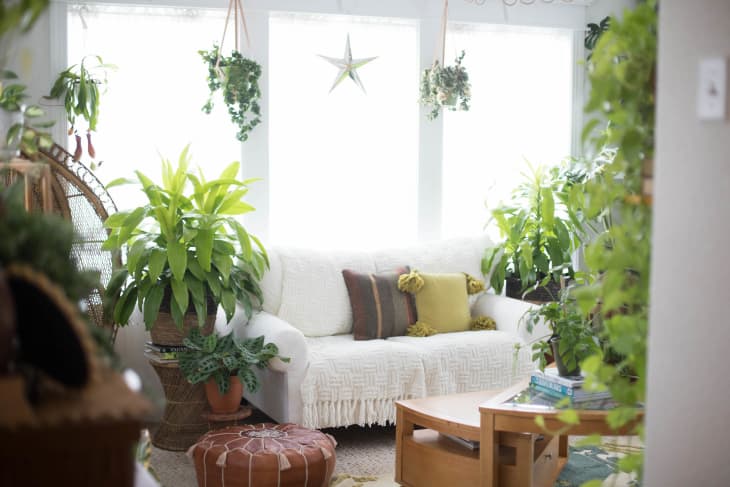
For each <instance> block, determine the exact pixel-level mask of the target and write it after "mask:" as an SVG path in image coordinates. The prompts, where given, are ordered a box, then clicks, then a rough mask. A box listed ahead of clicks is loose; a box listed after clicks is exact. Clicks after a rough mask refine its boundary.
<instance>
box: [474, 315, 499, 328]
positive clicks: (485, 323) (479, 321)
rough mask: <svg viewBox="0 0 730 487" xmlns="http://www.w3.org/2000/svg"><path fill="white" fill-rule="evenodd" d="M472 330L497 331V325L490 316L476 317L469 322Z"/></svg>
mask: <svg viewBox="0 0 730 487" xmlns="http://www.w3.org/2000/svg"><path fill="white" fill-rule="evenodd" d="M469 329H470V330H496V329H497V323H496V322H495V321H494V319H492V318H490V317H489V316H476V317H474V318H472V319H471V321H470V322H469Z"/></svg>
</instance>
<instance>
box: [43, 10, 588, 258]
mask: <svg viewBox="0 0 730 487" xmlns="http://www.w3.org/2000/svg"><path fill="white" fill-rule="evenodd" d="M72 3H73V2H69V3H66V2H54V3H51V6H50V28H49V38H50V39H49V41H50V42H49V44H50V50H49V67H50V69H49V72H50V73H58V72H61V71H62V70H64V69H66V65H65V60H66V58H67V42H68V35H67V25H66V15H67V9H68V8H71V5H72ZM79 3H80V2H79ZM94 3H97V4H113V5H120V4H125V3H129V4H130V6H132V5H135V3H133V2H127V1H124V0H121V1H120V0H116V1H113V0H96V1H95V2H94ZM303 3H304V2H301V1H299V0H249V1H248V2H247V5H246V7H245V8H246V21H247V26H248V30H249V35H250V38H251V39H254V42H252V43H251V44H250V46H248V47H247V48H246V49H245V52H246V55H247V56H250V57H252V58H254V59H256V60H257V61H258V62H259V63H260V64H261V65H262V66H264V70H263V74H262V76H261V80H260V83H261V85H262V86H264V87H267V86H268V84H269V77H268V76H269V74H268V70H267V69H266V66H267V65H268V61H269V49H268V39H269V14H270V12H276V11H282V12H300V13H322V14H330V13H331V14H344V15H357V16H379V17H405V18H409V19H412V20H416V21H417V22H418V24H419V27H418V29H419V42H418V44H419V53H418V55H419V65H420V71H421V72H422V71H423V70H424V69H426V68H428V67H430V66H431V64H432V62H433V55H434V46H436V45H437V44H438V42H439V36H440V34H441V9H442V8H443V3H442V2H441V1H440V0H429V1H427V2H426V3H425V5H423V7H417V6H416V5H415V4H412V3H410V2H392V1H391V0H371V1H370V2H350V1H347V0H341V1H339V2H333V4H332V5H324V4H322V3H321V2H307V3H306V4H303ZM590 3H591V2H590V1H581V0H576V1H574V2H572V3H571V4H558V3H557V2H556V3H555V4H544V3H536V4H533V5H529V6H526V5H521V6H518V7H509V8H508V7H505V6H503V5H499V4H498V3H497V4H495V5H494V6H493V8H486V7H485V8H477V6H476V5H475V4H469V3H467V2H454V3H453V4H451V5H449V20H450V21H453V22H458V23H463V22H476V23H492V24H509V25H524V26H536V27H546V28H557V29H570V30H572V36H573V59H574V60H576V61H577V60H579V59H583V58H584V55H585V52H584V47H583V31H584V28H585V22H586V20H585V19H586V10H587V7H588V6H590ZM150 4H154V5H158V6H170V7H182V8H197V7H199V8H221V7H220V5H219V4H214V2H213V1H212V0H154V1H153V2H150ZM584 69H585V68H584V67H583V66H581V65H579V64H578V63H577V62H575V63H573V96H572V99H573V113H572V136H571V148H572V150H571V152H572V153H571V154H566V156H573V157H579V156H580V155H581V153H582V148H581V140H580V136H581V134H580V132H581V128H582V126H583V112H582V107H583V104H584V93H585V90H586V86H585V75H584ZM50 83H51V81H50V80H49V82H48V85H49V86H50ZM260 106H261V110H262V113H263V114H264V116H263V118H262V123H261V124H260V125H259V126H258V127H257V128H256V130H254V131H252V132H251V134H250V137H249V140H248V141H247V142H246V143H242V144H241V163H242V173H243V174H242V176H243V177H257V178H261V179H262V180H261V181H260V182H258V183H257V184H256V185H254V186H252V187H251V191H250V193H249V195H248V196H249V201H250V202H251V204H253V206H254V207H256V209H257V210H256V211H255V212H252V213H250V214H248V215H246V222H245V223H246V225H247V227H248V228H249V229H250V230H251V231H252V232H253V233H255V234H256V235H259V236H260V237H261V238H262V240H263V241H264V242H267V243H269V244H272V243H273V244H285V242H269V216H270V205H269V198H270V187H269V185H270V180H269V174H270V171H269V147H268V144H269V129H268V120H267V119H266V114H267V113H268V110H269V94H268V90H267V89H266V88H264V89H263V90H262V97H261V100H260ZM426 111H427V110H426V108H424V107H421V108H420V113H419V126H418V134H419V143H418V183H417V184H418V210H417V211H418V217H417V218H418V223H417V239H418V240H419V241H429V240H437V239H440V238H441V237H442V235H441V229H442V224H441V206H442V205H441V202H442V189H441V186H442V182H441V173H442V153H443V118H442V117H439V118H438V119H436V120H434V121H429V120H427V118H426ZM66 130H67V123H66V120H65V117H63V114H59V115H58V116H57V119H56V124H55V126H54V127H53V128H52V130H51V132H52V135H53V137H54V139H55V140H61V141H65V140H66Z"/></svg>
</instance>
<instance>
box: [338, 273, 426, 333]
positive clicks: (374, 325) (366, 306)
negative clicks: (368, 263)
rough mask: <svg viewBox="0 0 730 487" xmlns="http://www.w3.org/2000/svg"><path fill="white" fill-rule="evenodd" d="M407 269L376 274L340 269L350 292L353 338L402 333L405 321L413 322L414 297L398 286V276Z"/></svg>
mask: <svg viewBox="0 0 730 487" xmlns="http://www.w3.org/2000/svg"><path fill="white" fill-rule="evenodd" d="M408 272H410V269H409V268H408V267H400V268H398V269H395V270H394V271H392V272H382V273H378V274H365V273H360V272H355V271H353V270H350V269H344V270H343V271H342V277H343V278H344V279H345V285H346V286H347V293H348V295H349V296H350V307H351V308H352V334H353V335H354V337H355V340H371V339H373V338H387V337H390V336H398V335H404V334H405V332H406V328H407V327H408V325H410V324H412V323H415V321H416V307H415V305H414V303H413V297H412V296H411V295H410V294H408V293H404V292H401V291H399V290H398V276H400V275H401V274H407V273H408Z"/></svg>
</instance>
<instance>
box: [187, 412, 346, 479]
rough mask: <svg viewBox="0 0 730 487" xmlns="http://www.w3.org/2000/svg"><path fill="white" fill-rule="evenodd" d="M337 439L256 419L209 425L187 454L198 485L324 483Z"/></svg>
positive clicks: (304, 429)
mask: <svg viewBox="0 0 730 487" xmlns="http://www.w3.org/2000/svg"><path fill="white" fill-rule="evenodd" d="M336 445H337V442H336V441H335V439H334V438H333V437H332V436H330V435H328V434H325V433H322V432H321V431H317V430H311V429H307V428H303V427H301V426H299V425H296V424H291V423H289V424H281V425H277V424H272V423H260V424H249V425H241V426H229V427H227V428H223V429H219V430H214V431H210V432H208V433H206V434H205V435H203V436H202V437H201V438H200V439H199V440H198V442H197V443H196V444H194V445H193V446H192V447H190V449H189V450H188V456H189V457H190V458H191V460H192V461H193V463H194V464H195V472H196V475H197V478H198V486H201V487H202V486H207V487H223V486H225V487H254V486H255V487H269V486H271V487H301V486H303V485H306V486H307V487H327V486H329V483H330V478H331V477H332V473H333V472H334V470H335V446H336Z"/></svg>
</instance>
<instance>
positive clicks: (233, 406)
mask: <svg viewBox="0 0 730 487" xmlns="http://www.w3.org/2000/svg"><path fill="white" fill-rule="evenodd" d="M229 380H230V387H229V388H228V392H227V393H226V394H221V393H220V391H219V390H218V384H216V382H215V380H214V379H213V378H210V379H208V382H206V383H205V396H206V397H207V398H208V404H210V410H211V411H213V412H214V413H215V414H233V413H235V412H236V411H238V408H239V407H240V405H241V397H242V396H243V384H241V380H240V379H239V378H238V376H237V375H232V376H231V377H230V378H229Z"/></svg>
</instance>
